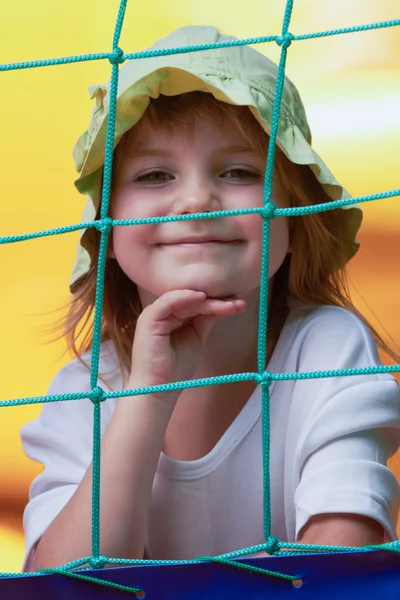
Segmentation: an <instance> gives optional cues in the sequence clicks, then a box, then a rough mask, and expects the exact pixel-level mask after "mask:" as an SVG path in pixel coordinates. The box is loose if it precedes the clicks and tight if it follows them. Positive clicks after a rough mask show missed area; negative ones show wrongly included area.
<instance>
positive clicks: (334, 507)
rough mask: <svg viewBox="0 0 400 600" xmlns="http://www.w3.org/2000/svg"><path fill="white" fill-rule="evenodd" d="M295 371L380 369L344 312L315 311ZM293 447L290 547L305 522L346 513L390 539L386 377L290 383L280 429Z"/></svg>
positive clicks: (391, 429) (396, 439) (395, 392)
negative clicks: (284, 419) (290, 392)
mask: <svg viewBox="0 0 400 600" xmlns="http://www.w3.org/2000/svg"><path fill="white" fill-rule="evenodd" d="M298 343H299V359H298V371H299V372H305V371H312V372H316V371H327V370H330V369H335V370H336V369H349V368H362V367H369V366H376V365H380V364H381V362H380V360H379V357H378V354H377V350H376V347H375V344H374V342H373V339H372V336H371V335H370V333H369V331H368V329H367V328H366V326H365V325H364V324H363V323H362V322H361V321H360V319H358V318H357V317H356V316H355V315H353V314H352V313H349V312H348V311H345V310H344V309H340V308H334V307H326V308H322V309H320V310H319V311H318V312H317V314H316V315H314V317H313V318H309V319H308V325H307V327H306V328H305V330H304V331H303V332H302V335H301V336H300V339H299V340H298ZM288 428H289V430H288V439H290V440H291V441H292V443H294V461H293V471H292V472H291V473H290V476H292V477H293V480H294V482H295V486H294V503H295V510H296V525H295V531H296V540H297V539H298V535H299V533H300V531H301V529H302V528H303V527H304V525H305V524H306V523H307V521H308V520H309V519H310V517H312V516H314V515H317V514H323V513H325V514H326V513H350V514H356V515H362V516H366V517H370V518H372V519H374V520H375V521H377V522H378V523H380V524H381V525H382V526H383V528H384V530H385V534H386V535H385V537H386V539H388V540H390V541H391V540H395V539H397V535H396V523H397V518H398V513H399V485H398V482H397V480H396V478H395V476H394V474H393V473H392V472H391V471H390V469H389V468H388V467H387V460H388V457H389V456H391V455H392V454H394V453H395V452H396V450H397V449H398V447H399V444H400V393H399V387H398V384H397V382H396V380H395V379H394V378H393V377H392V376H391V375H389V374H374V375H352V376H340V377H325V378H319V379H310V380H298V381H297V382H296V385H295V392H294V397H293V402H292V409H291V414H290V419H289V424H288Z"/></svg>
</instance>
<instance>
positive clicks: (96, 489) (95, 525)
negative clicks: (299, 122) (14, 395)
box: [0, 0, 400, 594]
mask: <svg viewBox="0 0 400 600" xmlns="http://www.w3.org/2000/svg"><path fill="white" fill-rule="evenodd" d="M126 4H127V0H121V2H120V6H119V10H118V15H117V19H116V24H115V29H114V36H113V43H112V52H111V53H110V52H108V53H107V52H103V53H97V54H85V55H78V56H67V57H62V58H54V59H48V60H37V61H28V62H17V63H10V64H1V65H0V71H12V70H17V69H30V68H38V67H45V66H54V65H61V64H71V63H78V62H84V61H93V60H104V59H108V60H109V61H110V63H111V85H110V106H109V113H108V122H107V137H106V148H105V160H104V173H103V187H102V197H101V215H100V219H99V220H97V221H90V222H87V223H79V224H75V225H67V226H63V227H56V228H53V229H48V230H43V231H38V232H34V233H28V234H22V235H12V236H2V237H0V245H1V244H9V243H16V242H21V241H26V240H29V239H36V238H40V237H48V236H52V235H60V234H64V233H69V232H71V231H79V230H82V229H88V228H91V227H96V228H97V229H98V230H99V231H100V233H101V236H100V249H99V260H98V271H97V281H96V296H95V313H94V324H93V344H92V358H91V365H90V383H91V391H90V392H88V393H69V394H53V395H46V396H36V397H30V398H18V399H14V400H3V401H0V407H6V406H19V405H25V404H38V403H44V402H61V401H73V400H79V399H83V398H88V399H90V400H91V401H92V402H93V410H94V424H93V478H92V489H93V492H92V556H90V557H85V558H81V559H79V560H75V561H72V562H69V563H67V564H65V565H62V566H60V567H57V568H54V569H44V570H41V571H36V572H34V573H18V574H16V573H0V577H2V578H15V577H32V576H39V575H43V574H50V573H51V574H60V575H64V576H67V577H74V578H76V579H81V580H84V581H89V582H92V583H96V584H98V585H105V586H108V587H112V588H115V589H120V590H122V591H126V592H129V593H135V594H136V593H137V592H140V591H142V590H141V588H135V587H130V586H123V585H120V584H118V583H115V582H110V581H104V580H102V579H99V578H96V577H92V576H89V575H86V574H84V573H77V572H76V571H73V570H74V569H77V568H81V567H83V566H85V565H87V564H89V565H90V567H91V568H93V569H95V568H102V567H104V566H105V565H106V564H111V565H165V566H166V565H188V564H196V563H204V562H205V561H206V562H216V563H219V564H223V565H226V566H229V567H231V568H236V569H238V568H239V569H241V570H245V571H248V572H254V573H259V574H262V575H264V576H265V575H267V576H273V577H278V578H280V579H284V580H288V581H294V580H296V579H297V577H296V576H293V575H288V574H285V573H278V572H275V571H272V570H269V569H263V568H260V567H255V566H253V565H250V564H247V563H243V562H237V559H238V558H243V557H245V556H246V555H248V554H253V553H256V552H266V553H267V554H270V555H280V556H291V555H299V554H300V553H304V554H309V553H319V552H347V553H352V552H371V551H377V550H387V551H391V552H396V553H399V552H400V543H399V542H390V543H386V544H380V545H374V546H363V547H361V548H355V547H350V546H324V545H312V544H297V543H286V542H280V541H279V540H278V539H276V538H275V537H273V536H271V502H270V477H269V460H270V457H269V454H270V386H271V383H272V382H273V381H283V380H293V379H296V380H300V379H317V378H324V377H343V376H355V375H360V374H362V375H373V374H377V373H396V372H400V365H394V366H387V367H384V366H379V367H366V368H357V369H337V370H325V371H316V372H306V373H280V374H273V373H269V372H267V371H265V364H266V353H267V334H268V331H267V323H268V257H269V242H270V221H271V220H272V219H274V218H275V217H279V216H286V217H289V216H290V217H297V216H302V215H306V214H313V213H317V212H324V211H327V210H333V209H337V208H340V207H343V206H348V205H351V204H355V203H362V202H371V201H374V200H381V199H383V198H391V197H394V196H399V195H400V189H395V190H390V191H387V192H381V193H377V194H371V195H368V196H361V197H359V198H351V199H345V200H337V201H332V202H326V203H324V204H317V205H313V206H306V207H295V208H276V207H275V206H274V205H273V204H272V203H271V200H270V199H271V191H272V173H273V169H274V161H275V147H276V140H277V131H278V122H279V114H280V110H281V103H282V93H283V86H284V77H285V66H286V56H287V49H288V48H289V46H290V45H291V43H292V42H293V41H301V40H306V39H313V38H315V39H317V38H322V37H328V36H332V35H339V34H340V35H342V34H347V33H353V32H358V31H369V30H374V29H382V28H387V27H395V26H399V25H400V19H395V20H390V21H382V22H378V23H372V24H367V25H360V26H356V27H348V28H342V29H334V30H329V31H323V32H317V33H310V34H303V35H297V36H296V35H293V34H291V33H290V32H289V24H290V19H291V14H292V9H293V0H287V3H286V9H285V14H284V18H283V24H282V33H281V35H280V36H261V37H253V38H246V39H243V40H232V41H227V42H220V43H215V44H201V45H192V46H184V47H179V48H167V49H159V50H145V51H141V52H134V53H130V54H129V53H128V54H124V52H123V50H121V48H119V40H120V36H121V31H122V26H123V21H124V16H125V10H126ZM267 42H276V43H277V44H278V45H279V46H280V47H281V55H280V61H279V65H278V72H277V81H276V91H275V97H274V105H273V112H272V121H271V134H270V144H269V148H268V156H267V166H266V174H265V181H264V201H263V206H262V207H259V208H254V209H239V210H229V211H221V212H213V213H206V214H204V213H196V214H191V215H178V216H169V217H154V218H149V219H137V220H113V219H111V218H110V217H109V216H108V207H109V199H110V190H111V176H112V158H113V147H114V134H115V119H116V105H117V90H118V75H119V65H120V64H122V63H123V62H124V61H125V60H135V59H142V58H151V57H156V56H167V55H172V54H182V53H188V52H198V51H204V50H211V49H215V48H226V47H234V46H244V45H248V44H261V43H267ZM246 214H260V216H261V217H262V218H263V233H262V239H263V252H262V262H261V272H260V309H259V323H258V341H257V369H258V372H257V373H238V374H233V375H225V376H220V377H209V378H203V379H196V380H191V381H182V382H174V383H171V384H164V385H158V386H149V387H145V388H138V389H134V390H117V391H112V392H107V391H105V390H103V389H102V388H100V387H99V386H98V385H97V380H98V372H99V360H100V343H101V326H102V312H103V298H104V273H105V263H106V255H107V242H108V236H109V233H110V231H111V228H112V227H113V226H117V225H118V226H131V225H142V224H154V223H166V222H173V221H181V220H196V219H203V220H204V219H214V218H222V217H224V216H233V215H246ZM252 380H253V381H255V382H256V383H257V384H258V385H260V386H261V390H262V403H261V405H262V408H261V410H262V448H263V487H264V537H265V540H266V542H265V543H264V544H259V545H256V546H251V547H247V548H242V549H241V550H237V551H235V552H230V553H227V554H224V555H221V556H203V557H198V558H195V559H192V560H138V559H137V560H134V559H124V558H108V557H106V556H104V555H102V554H100V547H101V544H100V443H101V438H100V436H101V432H100V419H101V403H102V402H103V401H104V400H106V399H107V398H119V397H127V396H137V395H141V394H148V393H155V392H166V391H170V390H183V389H188V388H194V387H201V386H206V385H216V384H226V383H231V382H238V381H252ZM291 550H292V551H291Z"/></svg>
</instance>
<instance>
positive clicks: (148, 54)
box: [0, 19, 400, 71]
mask: <svg viewBox="0 0 400 600" xmlns="http://www.w3.org/2000/svg"><path fill="white" fill-rule="evenodd" d="M398 25H400V19H392V20H390V21H381V22H379V23H369V24H367V25H358V26H357V27H343V28H342V29H330V30H329V31H320V32H317V33H306V34H302V35H293V40H294V41H301V40H310V39H314V38H315V39H317V38H321V37H328V36H332V35H342V34H345V33H355V32H358V31H370V30H372V29H384V28H387V27H397V26H398ZM280 40H281V37H280V36H277V35H268V36H259V37H250V38H245V39H243V40H232V41H227V42H218V43H215V44H198V45H196V46H181V47H179V48H164V49H160V50H143V51H141V52H132V53H130V54H123V55H122V56H123V58H124V60H135V59H136V60H137V59H139V58H153V57H156V56H168V55H171V54H185V53H188V52H202V51H204V50H214V49H215V48H230V47H234V46H248V45H250V44H252V45H253V44H265V43H267V42H276V43H278V44H279V42H280ZM113 57H114V54H110V53H109V52H100V53H97V54H78V55H77V56H63V57H61V58H49V59H45V60H30V61H26V62H16V63H6V64H0V71H16V70H19V69H34V68H37V67H54V66H56V65H66V64H71V63H76V62H84V61H92V60H106V59H108V60H112V59H113Z"/></svg>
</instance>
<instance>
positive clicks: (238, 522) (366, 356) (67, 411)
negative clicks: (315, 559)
mask: <svg viewBox="0 0 400 600" xmlns="http://www.w3.org/2000/svg"><path fill="white" fill-rule="evenodd" d="M238 343H240V341H239V340H238ZM86 358H88V357H86ZM116 360H117V359H116V355H115V351H114V348H113V345H112V343H111V342H105V343H104V344H102V349H101V361H100V372H102V373H104V372H108V375H106V381H107V384H108V386H109V387H110V388H111V389H120V388H121V377H120V373H119V371H118V369H115V367H116V364H117V363H116ZM380 364H381V363H380V361H379V358H378V355H377V351H376V347H375V345H374V343H373V340H372V337H371V335H370V333H369V331H368V330H367V328H366V327H365V326H364V325H363V323H362V322H361V321H360V320H359V319H358V318H357V317H356V316H355V315H353V314H352V313H350V312H348V311H346V310H344V309H342V308H337V307H332V306H326V307H314V308H306V307H304V306H302V305H300V304H297V305H296V304H294V305H293V308H292V309H291V311H290V313H289V316H288V319H287V321H286V323H285V325H284V328H283V330H282V333H281V336H280V338H279V341H278V344H277V346H276V349H275V351H274V354H273V356H272V358H271V361H270V363H269V365H268V369H269V371H271V372H272V373H282V372H290V373H292V372H305V371H320V370H328V369H329V370H330V369H346V368H353V367H367V366H371V365H380ZM99 385H102V386H103V387H104V383H102V382H101V381H99ZM89 390H90V383H89V373H88V371H87V369H85V367H84V366H82V364H80V363H79V362H78V361H76V360H74V361H72V362H70V363H69V364H67V365H66V366H64V367H63V368H62V369H61V370H60V371H59V372H58V373H57V375H56V376H55V378H54V380H53V382H52V383H51V386H50V389H49V394H64V393H68V392H82V391H89ZM270 390H271V417H270V418H271V445H270V480H271V514H272V535H275V536H276V537H277V538H279V539H280V540H282V541H296V539H297V536H298V533H299V531H300V530H301V528H302V527H303V526H304V525H305V524H306V523H307V521H308V519H309V518H310V517H311V516H312V515H316V514H320V513H353V514H358V515H364V516H367V517H371V518H372V519H375V520H376V521H378V522H379V523H381V524H382V526H383V527H384V529H385V531H386V537H387V539H389V540H395V539H397V537H396V522H397V517H398V511H399V485H398V483H397V480H396V478H395V477H394V475H393V474H392V473H391V471H390V470H389V469H388V468H387V467H386V462H387V457H388V455H390V454H392V453H394V452H395V451H396V450H397V448H398V446H399V444H400V392H399V387H398V385H397V382H396V380H395V379H394V378H393V377H392V376H390V375H389V374H378V375H358V376H347V377H332V378H320V379H308V380H307V379H305V380H292V381H274V382H273V383H272V385H271V388H270ZM114 406H115V400H114V399H108V400H106V401H105V402H103V403H102V404H101V414H102V419H101V432H102V435H103V434H104V431H105V429H106V428H107V425H108V423H109V421H110V419H111V417H112V413H113V410H114ZM260 417H261V390H260V388H256V389H255V391H254V393H253V394H252V395H251V396H250V398H249V400H248V402H247V403H246V405H245V406H244V408H243V409H242V410H241V412H240V413H239V415H238V416H237V417H236V419H235V420H234V421H233V423H232V424H231V425H230V426H229V428H228V429H227V431H226V432H225V433H224V434H223V436H222V438H221V439H220V440H219V441H218V443H217V444H216V445H215V447H214V448H213V449H212V450H211V452H209V454H207V455H206V456H204V457H203V458H200V459H198V460H194V461H180V460H175V459H172V458H170V457H168V456H166V455H165V454H163V453H162V454H161V455H160V459H159V463H158V468H157V472H156V475H155V479H154V485H153V490H152V496H151V505H150V513H149V525H148V532H147V543H146V549H147V553H148V556H149V558H151V559H190V558H193V557H196V556H202V555H218V554H222V553H225V552H230V551H233V550H237V549H240V548H243V547H247V546H251V545H254V544H261V543H263V542H264V541H265V540H264V535H263V484H262V445H261V418H260ZM92 435H93V405H92V403H91V401H90V400H88V399H84V400H74V401H63V402H56V403H47V404H44V405H43V409H42V412H41V414H40V416H39V418H38V419H36V420H35V421H33V422H31V423H28V424H27V425H24V426H23V428H22V430H21V437H22V443H23V446H24V449H25V452H26V454H27V455H28V456H30V457H31V458H33V459H34V460H36V461H39V462H41V463H43V465H44V471H43V472H42V473H41V474H40V475H39V476H38V477H37V478H36V479H35V480H34V481H33V483H32V486H31V489H30V501H29V503H28V505H27V507H26V509H25V513H24V528H25V533H26V556H25V562H24V565H25V567H28V566H29V564H30V561H31V559H32V555H33V551H34V548H35V544H36V543H37V542H38V540H39V539H40V537H41V536H42V534H43V533H44V531H45V530H46V528H47V527H48V525H49V524H50V523H51V522H52V520H53V519H54V518H55V517H56V515H57V514H58V513H59V512H60V511H61V509H62V508H63V506H64V505H65V504H66V503H67V502H68V500H69V499H70V498H71V496H72V495H73V493H74V492H75V490H76V489H77V487H78V485H79V483H80V481H81V479H82V477H83V475H84V473H85V471H86V469H87V468H88V466H89V464H90V462H91V459H92V455H91V452H92ZM60 543H61V541H60Z"/></svg>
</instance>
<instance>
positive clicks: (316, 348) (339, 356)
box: [292, 305, 382, 371]
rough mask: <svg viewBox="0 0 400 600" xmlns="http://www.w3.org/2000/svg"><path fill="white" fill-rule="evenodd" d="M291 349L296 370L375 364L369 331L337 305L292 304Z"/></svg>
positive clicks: (374, 346)
mask: <svg viewBox="0 0 400 600" xmlns="http://www.w3.org/2000/svg"><path fill="white" fill-rule="evenodd" d="M293 321H294V324H295V335H294V339H293V344H292V349H293V351H294V352H296V353H297V361H296V362H297V367H298V370H302V371H303V370H306V367H307V369H308V370H312V371H316V370H322V369H324V370H325V369H337V368H356V367H361V366H365V367H367V366H379V365H381V364H382V363H381V361H380V358H379V355H378V350H377V347H376V344H375V342H374V339H373V337H372V334H371V332H370V331H369V329H368V327H367V326H366V325H365V324H364V323H363V321H362V320H361V319H360V318H359V317H358V316H357V315H356V314H354V313H352V312H350V311H349V310H347V309H345V308H341V307H338V306H314V307H306V306H304V305H297V306H296V305H295V306H294V307H293Z"/></svg>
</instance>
